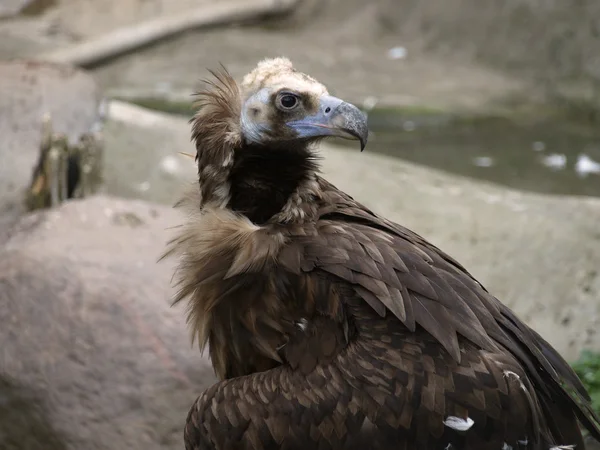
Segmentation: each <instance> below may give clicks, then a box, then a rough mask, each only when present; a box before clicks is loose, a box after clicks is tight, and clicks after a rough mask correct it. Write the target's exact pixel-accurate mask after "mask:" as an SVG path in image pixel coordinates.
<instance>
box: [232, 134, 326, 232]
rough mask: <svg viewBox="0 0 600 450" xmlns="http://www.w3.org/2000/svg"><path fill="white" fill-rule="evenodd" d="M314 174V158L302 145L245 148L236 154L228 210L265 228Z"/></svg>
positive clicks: (246, 146) (288, 144) (281, 144)
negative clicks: (264, 225) (240, 214)
mask: <svg viewBox="0 0 600 450" xmlns="http://www.w3.org/2000/svg"><path fill="white" fill-rule="evenodd" d="M316 170H317V165H316V162H315V157H314V155H313V154H312V153H311V151H310V149H309V148H308V145H307V144H306V143H304V142H285V143H280V144H272V145H268V146H266V145H255V144H251V145H244V146H243V147H241V148H239V149H237V150H236V152H235V157H234V163H233V167H232V169H231V172H230V176H229V182H230V195H231V199H230V201H229V204H228V207H229V208H231V209H232V210H233V211H237V212H239V213H242V214H244V215H245V216H246V217H248V218H249V219H250V220H251V221H252V222H254V223H255V224H257V225H261V224H264V223H266V222H267V221H268V220H269V219H270V218H271V217H273V216H274V215H275V214H277V213H278V212H280V211H281V210H282V208H283V207H284V205H285V204H286V203H287V201H288V199H289V198H290V196H291V195H292V194H293V193H294V191H296V189H297V188H298V187H299V186H300V185H301V184H302V183H303V182H304V181H307V180H308V179H309V178H310V176H311V175H312V174H313V173H315V172H316Z"/></svg>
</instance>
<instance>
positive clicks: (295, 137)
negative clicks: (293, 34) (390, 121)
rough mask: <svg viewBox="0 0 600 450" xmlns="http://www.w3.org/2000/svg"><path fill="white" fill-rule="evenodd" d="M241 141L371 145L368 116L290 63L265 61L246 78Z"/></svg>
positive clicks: (243, 94) (282, 60) (281, 59)
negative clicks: (337, 140)
mask: <svg viewBox="0 0 600 450" xmlns="http://www.w3.org/2000/svg"><path fill="white" fill-rule="evenodd" d="M241 100H242V108H241V114H240V133H241V138H242V140H243V141H244V142H246V143H248V144H258V145H261V144H263V145H264V144H272V143H285V142H290V141H300V142H306V143H308V142H311V141H314V140H316V139H320V138H324V137H327V136H338V137H342V138H347V139H356V140H359V141H360V147H361V150H363V149H364V147H365V145H366V143H367V137H368V129H367V122H366V117H365V115H364V114H363V113H362V112H361V111H360V110H359V109H358V108H357V107H356V106H354V105H351V104H350V103H347V102H345V101H343V100H341V99H339V98H337V97H334V96H332V95H329V93H328V92H327V89H326V88H325V86H323V85H322V84H321V83H319V82H318V81H317V80H315V79H314V78H312V77H310V76H308V75H306V74H303V73H301V72H298V71H296V70H295V69H294V68H293V66H292V64H291V62H290V61H289V60H288V59H284V58H277V59H271V60H265V61H262V62H261V63H259V64H258V67H256V69H254V70H253V71H252V72H251V73H249V74H248V75H246V77H244V80H243V83H242V96H241Z"/></svg>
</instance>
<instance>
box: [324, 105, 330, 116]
mask: <svg viewBox="0 0 600 450" xmlns="http://www.w3.org/2000/svg"><path fill="white" fill-rule="evenodd" d="M329 111H331V108H330V107H329V106H328V107H327V108H325V114H327V113H328V112H329Z"/></svg>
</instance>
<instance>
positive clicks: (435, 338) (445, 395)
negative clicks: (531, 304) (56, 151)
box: [166, 58, 600, 450]
mask: <svg viewBox="0 0 600 450" xmlns="http://www.w3.org/2000/svg"><path fill="white" fill-rule="evenodd" d="M214 75H215V77H216V80H215V81H213V82H211V83H210V84H209V87H208V89H207V90H206V91H204V92H202V93H200V94H199V95H200V102H199V103H200V109H199V111H198V113H197V115H196V116H195V118H194V119H193V140H194V142H195V144H196V149H197V155H196V158H197V162H198V174H199V186H196V187H195V188H194V189H193V190H192V191H191V192H190V193H189V195H188V196H186V198H185V199H184V200H182V202H181V203H180V205H181V206H183V207H185V208H186V209H187V211H188V219H187V221H186V223H185V224H183V225H182V226H181V228H180V229H179V231H178V234H177V236H176V237H175V238H174V239H173V240H172V241H171V242H170V244H169V249H168V250H167V253H166V255H172V254H175V255H177V256H178V257H179V261H180V263H179V267H178V270H177V279H178V286H179V291H178V294H177V297H176V300H175V301H176V302H178V301H182V300H184V299H185V300H187V301H188V305H189V321H190V325H191V328H192V329H193V332H194V336H195V337H196V338H197V339H198V341H199V344H200V346H201V348H204V347H205V346H206V345H208V347H209V351H210V356H211V359H212V362H213V365H214V368H215V372H216V374H217V376H218V377H219V379H220V380H221V381H220V382H218V383H217V384H215V385H214V386H213V387H212V388H210V389H208V390H207V391H206V392H204V393H202V395H201V396H200V397H199V398H198V399H197V401H196V402H195V403H194V405H193V406H192V408H191V410H190V412H189V415H188V418H187V424H186V427H185V445H186V449H188V450H200V449H202V450H203V449H223V450H224V449H256V450H261V449H279V448H281V449H290V450H291V449H332V450H333V449H349V448H356V449H382V450H383V449H386V450H387V449H397V450H402V449H406V450H415V449H417V450H421V449H423V450H433V449H440V450H442V449H445V450H450V449H454V450H457V449H465V450H466V449H468V450H475V449H477V450H487V449H493V450H502V449H504V450H509V449H536V450H537V449H540V450H541V449H543V450H549V449H550V448H552V447H557V446H567V447H565V448H570V447H568V446H569V445H575V446H576V448H577V449H578V450H579V449H582V448H584V444H583V440H582V437H581V433H580V431H579V427H578V423H577V422H578V421H579V422H580V423H581V424H583V426H585V428H587V429H588V430H589V431H590V433H591V434H592V435H593V436H594V437H596V438H600V426H599V423H598V417H597V416H595V415H594V413H593V412H592V410H591V406H590V399H589V397H588V394H587V393H586V392H585V389H584V388H583V386H582V385H581V383H580V381H579V380H578V378H577V376H576V375H575V374H574V372H573V371H572V370H571V369H570V367H569V366H568V364H567V363H566V362H565V361H564V360H563V359H562V358H561V356H560V355H559V354H558V353H557V352H556V351H555V350H554V349H553V348H552V347H551V346H550V345H549V344H548V343H547V342H546V341H545V340H544V339H542V338H541V337H540V336H539V335H538V334H537V333H535V331H533V330H532V329H530V328H529V327H528V326H527V325H525V324H524V323H523V322H522V321H521V320H519V319H518V318H517V317H516V316H515V315H514V313H513V312H512V311H511V310H510V309H508V308H507V307H506V306H504V305H503V304H502V303H501V302H500V301H498V300H497V299H496V298H495V297H494V296H493V295H491V294H490V293H489V292H487V290H486V289H485V288H484V287H483V286H482V285H481V284H480V283H479V282H477V280H475V279H474V278H473V277H472V276H471V275H470V274H469V273H468V272H467V270H466V269H465V268H464V267H462V266H461V265H460V264H459V263H458V262H457V261H455V260H454V259H452V258H451V257H450V256H448V255H447V254H445V253H444V252H443V251H441V250H440V249H438V248H436V247H435V246H433V245H432V244H430V243H429V242H427V241H426V240H425V239H423V238H422V237H420V236H419V235H417V234H416V233H414V232H412V231H410V230H408V229H406V228H404V227H402V226H400V225H398V224H396V223H393V222H390V221H389V220H386V219H385V218H383V217H381V216H379V215H377V214H375V213H373V212H372V211H370V210H369V209H368V208H367V207H365V206H363V205H362V204H360V203H358V202H357V201H355V200H353V199H352V197H350V196H349V195H347V194H345V193H344V192H342V191H340V190H339V189H337V188H336V187H335V186H333V185H331V184H330V183H329V182H327V181H326V180H324V179H323V178H321V177H319V176H318V174H317V172H318V164H317V157H316V156H315V151H316V149H315V146H314V143H315V142H316V141H317V140H318V139H320V138H323V137H324V136H329V135H338V136H343V137H346V138H356V139H360V140H361V144H362V145H363V146H364V143H365V141H366V138H367V129H366V120H365V117H364V115H362V113H360V112H359V111H358V110H357V109H356V108H355V107H353V106H351V105H349V104H347V103H345V102H342V101H341V100H339V99H336V98H335V97H332V96H330V95H329V94H328V93H327V90H326V89H325V88H324V87H323V86H322V85H321V84H319V83H318V82H317V81H316V80H314V79H312V78H310V77H308V76H307V75H304V74H302V73H300V72H297V71H296V70H295V69H294V68H293V67H292V65H291V63H290V62H289V61H288V60H287V59H283V58H277V59H273V60H265V61H263V62H261V63H260V64H259V65H258V67H257V68H256V69H255V70H254V71H253V72H252V73H250V74H249V75H247V76H246V77H245V78H244V80H243V83H242V84H241V85H240V86H238V85H237V84H236V82H235V81H234V80H233V79H232V78H231V76H230V75H229V74H228V73H227V72H226V71H225V70H222V71H221V72H217V73H214Z"/></svg>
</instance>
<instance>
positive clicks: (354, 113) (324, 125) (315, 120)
mask: <svg viewBox="0 0 600 450" xmlns="http://www.w3.org/2000/svg"><path fill="white" fill-rule="evenodd" d="M286 125H287V126H289V127H290V128H293V129H294V130H295V131H296V133H297V135H298V137H299V138H311V137H322V136H338V137H341V138H345V139H354V140H359V141H360V145H361V148H360V150H361V151H362V150H363V149H364V148H365V145H366V144H367V139H368V134H369V131H368V127H367V117H366V116H365V114H364V113H363V112H362V111H361V110H360V109H358V108H357V107H356V106H354V105H352V104H350V103H346V102H345V101H343V100H341V99H339V98H337V97H333V96H331V95H323V96H321V97H320V99H319V109H318V112H317V113H316V114H313V115H310V116H306V117H304V118H302V119H299V120H292V121H290V122H286Z"/></svg>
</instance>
